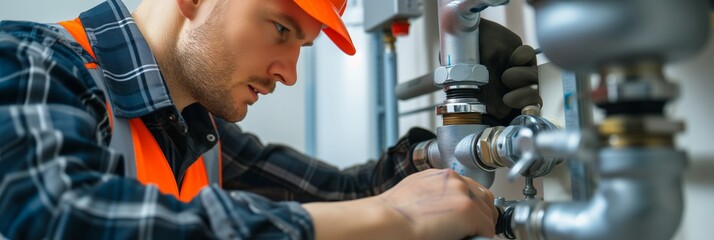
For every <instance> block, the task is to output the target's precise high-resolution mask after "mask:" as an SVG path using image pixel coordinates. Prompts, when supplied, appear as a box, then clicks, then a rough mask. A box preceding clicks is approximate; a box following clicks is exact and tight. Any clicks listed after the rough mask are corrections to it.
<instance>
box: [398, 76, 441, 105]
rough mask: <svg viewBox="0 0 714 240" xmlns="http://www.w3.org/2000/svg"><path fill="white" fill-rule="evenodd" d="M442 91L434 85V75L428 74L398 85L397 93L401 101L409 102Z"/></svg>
mask: <svg viewBox="0 0 714 240" xmlns="http://www.w3.org/2000/svg"><path fill="white" fill-rule="evenodd" d="M440 89H441V88H439V87H437V86H436V85H434V73H428V74H426V75H424V76H421V77H418V78H416V79H413V80H410V81H408V82H403V83H400V84H398V85H397V87H396V89H395V93H396V95H397V98H398V99H399V100H408V99H412V98H415V97H419V96H422V95H424V94H429V93H432V92H435V91H436V90H440Z"/></svg>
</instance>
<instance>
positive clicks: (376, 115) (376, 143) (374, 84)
mask: <svg viewBox="0 0 714 240" xmlns="http://www.w3.org/2000/svg"><path fill="white" fill-rule="evenodd" d="M370 35H371V42H372V43H371V51H370V56H369V59H370V61H369V62H370V69H371V70H370V80H371V81H370V88H371V90H370V98H369V101H370V105H371V109H374V112H373V113H372V116H371V124H370V125H371V126H372V127H371V129H372V133H371V134H372V139H373V140H372V141H371V142H370V143H369V144H371V150H372V158H374V159H378V158H379V156H380V155H381V154H382V151H383V150H384V145H385V144H384V124H383V122H384V121H383V119H384V105H383V101H382V97H383V94H382V84H381V83H382V82H383V81H382V79H383V77H384V74H383V72H384V71H383V65H382V61H383V59H382V55H383V53H384V50H382V49H383V48H384V47H383V45H384V43H383V42H382V33H381V32H380V31H374V32H371V33H370Z"/></svg>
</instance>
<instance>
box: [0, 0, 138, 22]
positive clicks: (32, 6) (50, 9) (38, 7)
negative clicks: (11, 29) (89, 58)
mask: <svg viewBox="0 0 714 240" xmlns="http://www.w3.org/2000/svg"><path fill="white" fill-rule="evenodd" d="M102 2H104V1H102V0H63V1H48V0H45V1H41V0H20V1H11V0H5V1H2V2H0V19H3V20H23V21H34V22H42V23H53V22H59V21H64V20H72V19H74V18H76V17H78V16H79V14H80V13H81V12H84V11H86V10H88V9H90V8H92V7H94V6H95V5H97V4H99V3H102ZM123 2H124V4H125V5H126V6H127V8H128V9H129V11H131V10H133V9H134V8H136V6H138V5H139V2H141V0H123Z"/></svg>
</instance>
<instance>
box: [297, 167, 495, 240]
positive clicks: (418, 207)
mask: <svg viewBox="0 0 714 240" xmlns="http://www.w3.org/2000/svg"><path fill="white" fill-rule="evenodd" d="M303 207H304V208H305V209H306V210H307V211H308V213H310V215H311V216H312V219H313V224H314V229H315V238H316V239H318V240H319V239H457V240H458V239H463V238H465V237H469V236H483V237H493V236H494V235H495V231H496V230H495V222H496V221H497V219H498V211H497V210H496V208H495V207H494V205H493V194H492V193H491V192H490V191H489V190H488V189H486V188H484V187H483V186H481V185H480V184H478V183H476V182H475V181H473V180H471V179H469V178H465V177H462V176H460V175H458V174H456V173H455V172H454V171H451V170H436V169H429V170H425V171H422V172H418V173H415V174H412V175H410V176H409V177H407V178H405V179H404V180H402V181H401V182H400V183H399V184H397V185H396V186H395V187H393V188H392V189H390V190H388V191H386V192H384V193H382V194H380V195H377V196H374V197H369V198H363V199H358V200H353V201H343V202H334V203H309V204H304V205H303Z"/></svg>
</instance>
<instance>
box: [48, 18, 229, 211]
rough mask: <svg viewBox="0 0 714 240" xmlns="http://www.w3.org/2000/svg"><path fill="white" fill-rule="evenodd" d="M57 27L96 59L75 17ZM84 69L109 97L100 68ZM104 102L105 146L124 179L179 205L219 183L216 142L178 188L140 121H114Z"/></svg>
mask: <svg viewBox="0 0 714 240" xmlns="http://www.w3.org/2000/svg"><path fill="white" fill-rule="evenodd" d="M58 25H59V26H61V27H58V29H64V30H65V32H64V34H65V35H68V36H69V37H71V38H73V39H74V40H75V41H76V42H77V43H79V44H80V45H81V46H82V47H83V48H84V49H85V50H86V51H87V52H89V54H90V55H91V56H92V57H93V58H94V59H96V56H95V55H94V51H93V50H92V48H91V45H90V43H89V40H88V38H87V35H86V33H85V31H84V27H83V26H82V23H81V22H80V20H79V18H77V19H75V20H72V21H65V22H60V23H58ZM85 67H87V70H89V73H90V75H91V76H92V78H93V79H94V81H95V82H96V84H97V86H98V87H99V89H100V90H102V91H103V92H104V93H105V95H106V97H107V98H109V97H110V95H109V92H108V91H107V89H106V85H105V84H104V76H103V74H102V72H101V68H100V66H98V65H97V64H95V63H85ZM106 102H107V111H108V113H109V119H110V126H111V128H112V138H111V141H110V144H109V146H110V148H111V149H113V150H114V151H118V152H120V153H122V154H123V156H124V160H125V161H124V167H125V176H126V177H131V178H136V179H137V180H139V181H140V182H141V183H142V184H144V185H147V184H153V185H156V186H157V187H158V188H159V191H161V192H162V193H164V194H172V195H174V196H176V197H177V198H178V199H179V200H181V201H183V202H189V201H191V199H193V198H194V197H195V196H196V195H197V194H198V192H199V191H200V190H201V188H203V187H205V186H207V185H208V184H219V185H221V184H222V176H221V175H222V174H221V160H222V159H221V152H220V148H221V145H220V141H218V144H216V145H215V146H214V147H213V148H211V149H209V150H208V152H206V153H204V154H203V156H201V157H199V158H198V159H197V160H196V161H195V162H194V163H193V164H191V166H189V168H188V170H187V171H186V173H185V174H184V176H183V181H182V183H181V187H180V188H179V187H178V184H177V183H176V178H175V176H174V174H173V171H172V170H171V166H169V163H168V161H167V160H166V156H165V155H164V154H163V152H162V151H161V148H160V147H159V144H158V143H157V142H156V139H155V138H154V136H153V134H151V132H150V131H149V129H148V128H146V125H145V124H144V122H143V121H142V120H141V118H133V119H124V118H117V117H115V116H114V114H113V113H112V109H111V104H110V103H111V99H106ZM211 120H213V116H211ZM214 128H215V122H214ZM179 189H180V190H179Z"/></svg>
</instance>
